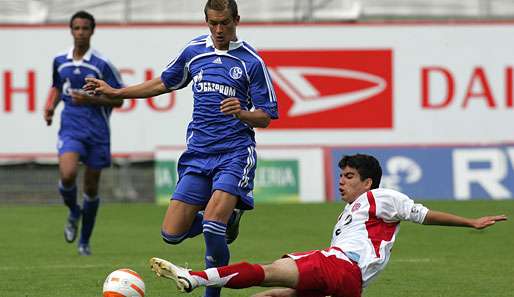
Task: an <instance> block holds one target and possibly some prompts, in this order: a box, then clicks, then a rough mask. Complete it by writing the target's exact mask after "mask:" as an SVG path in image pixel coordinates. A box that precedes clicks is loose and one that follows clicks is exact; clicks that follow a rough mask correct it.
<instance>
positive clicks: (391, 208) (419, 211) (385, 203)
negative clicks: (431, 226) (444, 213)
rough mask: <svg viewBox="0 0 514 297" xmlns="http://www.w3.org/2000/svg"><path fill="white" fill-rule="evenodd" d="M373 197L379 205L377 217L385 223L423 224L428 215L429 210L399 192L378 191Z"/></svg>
mask: <svg viewBox="0 0 514 297" xmlns="http://www.w3.org/2000/svg"><path fill="white" fill-rule="evenodd" d="M373 195H374V196H375V200H376V203H377V217H380V218H382V219H384V221H389V222H391V221H411V222H414V223H418V224H422V223H423V221H424V220H425V217H426V215H427V213H428V208H426V207H425V206H423V205H422V204H419V203H415V202H414V200H412V199H410V198H409V197H408V196H407V195H405V194H403V193H400V192H398V191H394V190H388V189H378V190H376V192H375V191H374V192H373Z"/></svg>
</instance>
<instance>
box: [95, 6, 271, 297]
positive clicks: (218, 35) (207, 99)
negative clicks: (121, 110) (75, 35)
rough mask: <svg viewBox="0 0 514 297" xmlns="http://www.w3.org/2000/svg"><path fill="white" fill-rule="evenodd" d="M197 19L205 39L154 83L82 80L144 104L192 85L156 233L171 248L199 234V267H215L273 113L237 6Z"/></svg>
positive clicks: (249, 198)
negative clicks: (261, 131) (242, 34)
mask: <svg viewBox="0 0 514 297" xmlns="http://www.w3.org/2000/svg"><path fill="white" fill-rule="evenodd" d="M204 13H205V19H206V22H207V24H208V27H209V30H210V35H202V36H199V37H197V38H195V39H193V40H192V41H190V42H189V43H188V44H187V45H186V46H185V47H184V48H183V50H182V51H181V52H180V53H179V54H178V56H177V57H176V58H175V59H173V60H172V61H171V63H169V64H168V66H167V67H166V69H165V70H164V71H163V72H162V74H161V77H160V78H154V79H153V80H150V81H147V82H144V83H141V84H138V85H134V86H129V87H126V88H122V89H115V88H112V87H110V86H109V85H108V84H106V83H105V82H104V81H101V80H97V79H88V82H89V83H88V85H87V86H86V88H85V89H86V90H94V91H95V92H100V93H103V94H104V95H106V96H108V97H112V98H122V99H127V98H146V97H152V96H156V95H159V94H163V93H166V92H170V91H173V90H176V89H180V88H183V87H186V86H187V85H188V84H189V83H192V90H193V95H194V108H193V118H192V121H191V122H190V123H189V126H188V128H187V134H186V143H187V150H186V151H185V152H184V153H183V154H182V156H181V157H180V159H179V164H178V173H179V181H178V184H177V188H176V191H175V192H174V193H173V197H172V199H171V201H170V204H169V207H168V210H167V212H166V214H165V217H164V220H163V224H162V232H161V233H162V237H163V239H164V240H165V241H166V242H167V243H170V244H177V243H180V242H181V241H183V240H184V239H186V238H189V237H194V236H196V235H198V234H200V233H202V231H203V234H204V238H205V243H206V254H205V263H206V266H207V267H215V266H216V267H217V266H221V265H225V264H226V263H228V261H229V257H230V256H229V250H228V246H227V239H229V240H233V239H234V234H231V232H228V233H229V235H230V236H227V226H228V227H229V228H230V227H231V226H233V225H234V223H235V225H237V219H235V218H236V215H235V214H236V213H235V212H234V211H233V210H234V209H235V208H236V209H243V210H245V209H252V208H253V195H252V190H253V179H254V173H255V165H256V164H255V162H256V152H255V137H254V136H255V135H254V134H255V133H254V130H253V128H254V127H259V128H265V127H267V126H268V125H269V123H270V121H271V119H276V118H277V117H278V114H277V102H276V97H275V92H274V90H273V86H272V82H271V79H270V76H269V73H268V71H267V69H266V66H265V64H264V62H263V60H262V59H261V58H260V57H259V55H258V54H257V53H256V51H255V50H254V49H253V48H252V47H250V45H248V44H247V43H246V42H244V41H242V40H240V39H238V38H237V35H236V26H237V25H238V23H239V15H238V12H237V4H236V2H235V1H234V0H209V1H207V3H206V5H205V9H204ZM202 209H205V213H204V214H203V216H202V214H201V213H199V211H200V210H202ZM234 230H237V228H234ZM226 236H227V238H226ZM219 290H220V289H219V288H207V290H206V296H219V294H220V291H219Z"/></svg>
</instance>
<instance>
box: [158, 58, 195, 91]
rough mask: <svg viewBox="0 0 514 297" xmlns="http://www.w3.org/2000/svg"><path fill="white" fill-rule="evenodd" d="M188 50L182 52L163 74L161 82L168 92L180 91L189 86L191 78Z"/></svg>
mask: <svg viewBox="0 0 514 297" xmlns="http://www.w3.org/2000/svg"><path fill="white" fill-rule="evenodd" d="M188 63H189V59H188V58H187V48H186V49H185V50H183V51H182V52H180V54H179V56H178V57H176V58H175V59H173V60H172V61H171V62H170V63H169V64H168V66H166V68H165V69H164V71H163V72H162V73H161V81H162V83H163V84H164V85H165V86H166V88H167V89H168V90H178V89H181V88H183V87H185V86H187V85H188V84H189V82H190V81H191V77H190V75H189V70H188Z"/></svg>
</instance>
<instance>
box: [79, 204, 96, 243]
mask: <svg viewBox="0 0 514 297" xmlns="http://www.w3.org/2000/svg"><path fill="white" fill-rule="evenodd" d="M99 204H100V197H98V196H97V197H96V198H95V199H91V198H89V197H88V196H87V195H84V203H83V206H82V227H81V230H80V244H89V238H90V237H91V233H93V227H94V226H95V220H96V213H97V212H98V205H99Z"/></svg>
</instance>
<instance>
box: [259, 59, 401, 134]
mask: <svg viewBox="0 0 514 297" xmlns="http://www.w3.org/2000/svg"><path fill="white" fill-rule="evenodd" d="M259 54H260V56H261V57H262V59H263V60H264V61H265V63H266V65H267V66H268V70H269V72H270V75H271V76H272V79H273V84H274V85H275V91H276V94H277V99H278V106H279V107H280V108H279V119H278V120H276V121H273V123H272V125H270V127H269V128H270V129H392V128H393V89H394V88H393V86H394V81H393V51H392V50H391V49H312V50H311V49H305V50H303V49H288V50H263V51H259Z"/></svg>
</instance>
